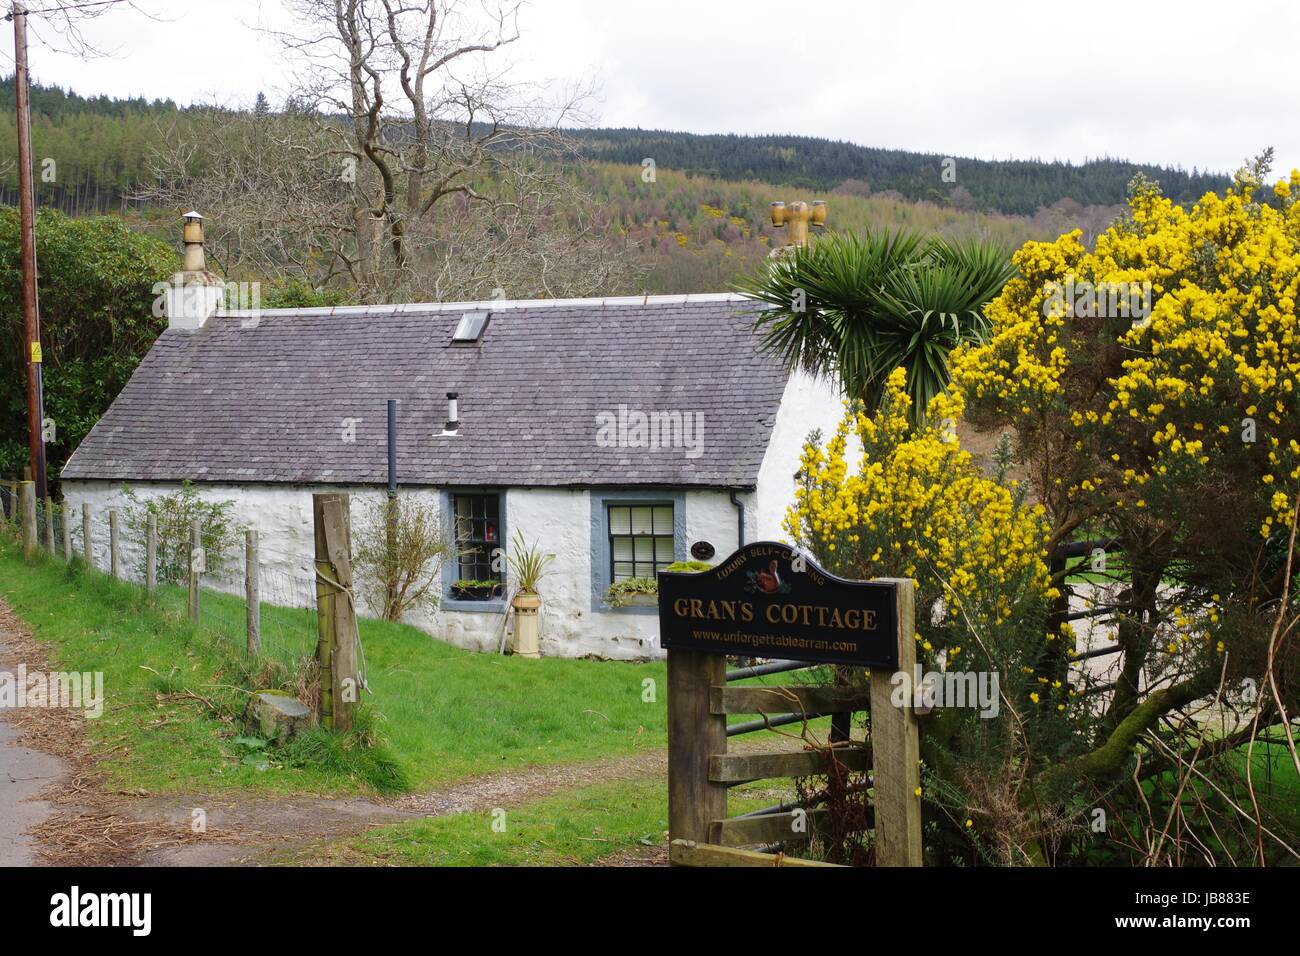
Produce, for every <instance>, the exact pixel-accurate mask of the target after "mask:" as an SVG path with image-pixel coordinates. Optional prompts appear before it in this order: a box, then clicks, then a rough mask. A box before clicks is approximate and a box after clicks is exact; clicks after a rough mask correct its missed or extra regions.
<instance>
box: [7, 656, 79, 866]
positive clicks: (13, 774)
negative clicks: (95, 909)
mask: <svg viewBox="0 0 1300 956" xmlns="http://www.w3.org/2000/svg"><path fill="white" fill-rule="evenodd" d="M7 658H8V645H7V644H6V642H5V634H4V633H3V632H0V662H3V661H5V660H6V659H7ZM8 670H10V667H9V665H8V664H7V663H0V671H8ZM19 736H20V735H19V732H18V731H17V730H16V729H15V728H14V727H13V726H12V725H11V724H9V723H8V722H7V721H6V720H5V718H4V711H2V710H0V866H31V865H33V864H34V863H35V856H34V847H33V841H32V838H31V837H30V836H27V835H26V833H25V831H26V830H28V829H30V828H31V827H33V826H36V825H37V824H38V823H40V822H41V821H43V820H44V819H45V818H46V817H48V816H49V815H50V814H51V813H52V812H53V808H52V807H51V806H50V805H49V803H47V802H46V801H44V800H36V799H33V798H34V797H35V796H36V795H37V794H38V793H40V792H41V791H42V790H43V789H45V787H47V786H48V785H49V784H50V783H52V782H53V781H54V780H56V779H58V778H59V777H60V776H62V775H63V774H64V773H66V772H67V769H68V767H67V765H66V764H65V763H64V761H62V760H60V759H59V758H58V757H51V756H50V755H49V754H44V753H41V752H40V751H38V750H30V749H28V748H27V747H23V746H20V745H19V744H18V743H17V742H16V741H17V740H18V737H19Z"/></svg>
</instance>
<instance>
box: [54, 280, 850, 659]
mask: <svg viewBox="0 0 1300 956" xmlns="http://www.w3.org/2000/svg"><path fill="white" fill-rule="evenodd" d="M187 264H191V265H192V264H193V263H192V262H191V260H190V259H187ZM200 265H201V262H200ZM189 275H190V276H191V277H192V276H193V273H190V274H189ZM216 302H217V299H216V297H213V296H202V295H197V296H196V295H194V294H193V293H192V292H191V293H189V294H187V295H185V296H182V295H179V294H177V295H171V296H169V298H168V307H169V310H170V311H171V312H172V313H173V314H172V315H171V316H170V317H169V328H168V329H167V330H166V331H165V332H164V333H163V334H162V335H161V336H160V337H159V339H158V341H157V342H156V343H155V344H154V346H153V348H152V349H151V350H150V351H149V353H148V355H147V356H146V357H145V359H144V361H143V362H141V364H140V366H139V368H138V369H137V370H136V372H135V374H134V376H133V377H132V378H131V381H130V382H129V383H128V384H127V386H126V388H125V389H123V391H122V393H121V394H120V395H119V396H118V397H117V399H116V400H115V401H114V402H113V404H112V406H111V407H110V408H109V410H108V411H107V412H106V413H105V414H104V416H103V418H101V419H100V421H99V422H98V424H96V425H95V427H94V428H93V429H92V430H91V432H90V434H89V435H88V436H87V437H86V439H85V441H84V442H82V444H81V446H80V447H79V448H78V449H77V451H76V452H75V453H74V454H73V455H72V457H71V458H70V459H69V461H68V463H67V466H66V467H65V468H64V469H63V472H62V480H63V493H64V498H65V500H66V502H67V504H68V506H69V507H70V508H71V509H73V511H72V513H74V514H75V513H77V511H79V509H80V507H81V503H82V502H83V501H88V502H90V503H91V506H92V509H93V513H94V514H96V515H98V516H103V515H106V514H107V512H108V509H109V508H112V507H117V506H120V505H122V504H123V503H124V502H123V495H124V487H126V488H129V489H130V490H131V491H133V492H134V493H135V494H136V495H137V496H140V497H144V496H148V495H150V494H167V493H170V492H173V491H175V490H177V489H178V488H179V486H180V483H181V482H182V481H184V480H186V479H188V480H190V481H193V482H195V483H196V485H197V486H198V487H199V489H200V491H201V493H202V494H203V495H204V496H205V497H210V498H212V499H218V500H222V499H228V500H231V501H233V502H234V503H235V505H234V511H233V516H234V519H235V521H236V523H237V524H238V525H239V526H241V527H252V528H256V529H258V532H259V536H260V542H261V546H262V556H263V557H262V563H263V565H264V566H268V565H269V566H270V567H271V568H275V567H276V566H277V563H278V564H279V565H280V566H281V570H284V571H285V572H286V573H301V574H303V575H308V574H309V573H310V572H309V568H310V561H311V555H312V548H313V544H312V541H313V539H312V528H311V494H312V492H315V491H322V490H339V491H346V492H348V493H350V494H351V495H352V496H353V504H354V509H355V508H356V507H357V505H358V503H359V501H360V500H361V499H363V498H365V497H366V496H381V495H383V494H384V493H385V487H386V482H387V422H386V405H387V401H388V400H389V399H396V400H397V402H398V406H397V407H398V412H397V425H398V427H397V436H398V437H397V455H396V461H397V477H398V483H399V486H400V488H401V490H402V493H403V494H419V495H428V496H431V498H432V499H433V500H434V501H436V502H437V503H438V506H439V507H440V508H441V509H442V510H443V511H444V512H445V514H446V516H447V518H448V524H449V526H451V527H454V528H455V529H456V534H457V536H458V538H459V539H460V540H458V542H457V545H458V549H459V550H460V552H461V557H460V558H459V559H458V560H457V561H455V562H452V563H451V564H450V566H448V567H446V568H445V569H444V573H443V592H444V593H443V594H442V599H441V603H440V607H439V608H438V610H437V611H436V612H432V613H430V614H427V615H422V616H418V617H415V618H414V619H413V620H412V621H411V623H414V624H416V625H417V626H419V627H422V628H424V629H426V630H427V631H429V632H430V633H432V634H434V635H437V636H439V637H441V638H444V639H446V640H448V641H450V642H451V643H454V644H457V645H460V646H463V647H469V648H477V649H489V648H494V647H495V646H496V643H497V640H498V635H499V634H500V632H501V626H502V615H503V614H505V613H506V606H505V599H504V597H501V596H497V597H489V598H488V599H486V600H466V599H464V598H465V593H464V592H463V591H458V590H456V589H454V588H453V584H454V583H455V582H457V581H464V580H492V579H497V580H500V579H501V578H502V577H503V572H500V571H494V570H493V568H492V562H491V560H490V554H491V552H492V550H493V549H495V548H497V547H506V546H508V543H509V541H510V538H511V536H512V535H513V534H514V532H515V531H516V530H517V529H518V530H522V532H523V534H524V536H525V537H526V538H527V539H529V540H530V541H533V540H535V541H538V542H539V543H540V545H541V547H542V548H543V549H544V550H546V551H548V552H554V554H555V555H556V561H555V562H554V563H553V564H552V565H551V567H550V569H549V572H548V574H547V576H546V577H545V578H544V579H543V581H542V584H541V590H542V593H543V598H544V600H545V614H544V617H543V628H542V635H541V639H542V644H541V649H542V653H543V654H546V655H558V656H567V657H575V656H583V655H599V656H603V657H609V658H622V659H635V658H646V657H654V656H658V655H659V654H660V653H661V652H660V650H659V648H658V643H657V618H656V612H655V609H654V608H649V607H625V608H614V607H610V606H609V605H608V604H607V603H606V601H605V591H606V589H607V588H608V586H609V584H610V583H611V581H616V580H620V579H625V578H629V577H644V576H652V575H653V573H654V572H655V571H656V570H658V569H660V568H663V567H664V566H665V565H667V564H668V563H670V562H672V561H674V560H685V559H688V558H690V557H691V554H692V551H693V550H694V551H695V552H696V553H709V552H710V551H711V552H712V553H714V554H715V555H716V556H717V558H722V557H725V556H726V555H727V554H729V553H730V552H731V551H732V550H733V549H734V548H736V547H737V545H738V544H739V543H741V542H742V541H748V540H758V539H777V540H779V539H781V538H783V537H784V535H783V532H782V530H781V522H782V518H783V516H784V512H785V509H786V507H787V506H788V505H789V504H790V502H791V501H792V498H793V490H794V475H795V472H796V470H797V469H798V463H799V452H800V448H801V445H802V442H803V439H804V438H805V437H806V435H807V434H808V432H809V431H810V430H811V429H813V428H821V429H822V430H823V431H828V430H830V429H833V427H834V425H835V422H836V420H837V419H838V416H839V413H840V411H841V407H840V403H839V401H838V399H837V397H836V394H835V390H834V388H833V387H832V385H831V384H830V383H827V382H824V381H819V380H816V379H812V378H809V377H807V376H805V375H803V374H800V373H795V374H791V373H789V372H787V371H786V370H785V369H784V368H782V367H781V366H780V365H779V364H777V363H775V362H774V361H772V360H771V359H770V358H768V357H766V356H763V355H760V354H759V353H758V352H757V351H756V349H755V340H754V338H753V336H752V335H751V334H750V332H749V326H750V323H751V321H752V314H751V310H752V309H753V308H754V306H753V303H751V302H749V301H747V300H743V299H741V298H739V297H737V296H733V295H687V296H649V297H634V298H607V299H548V300H531V301H492V302H469V303H440V304H439V303H434V304H408V305H397V306H357V307H347V308H327V309H282V310H263V311H260V312H222V311H220V310H219V309H217V308H216ZM449 396H454V398H450V397H449ZM453 516H455V517H456V518H457V519H459V520H455V521H452V520H451V518H452V517H453ZM98 520H103V519H102V517H101V518H100V519H98ZM354 520H356V517H355V514H354ZM96 537H97V538H98V537H100V536H99V535H96ZM697 545H698V547H697ZM126 564H127V566H132V565H134V562H133V561H127V562H126ZM503 583H506V584H507V585H508V582H503ZM217 585H218V586H223V583H222V582H217ZM224 586H226V587H228V588H229V589H230V590H238V589H239V587H240V584H239V581H237V580H230V581H227V582H224Z"/></svg>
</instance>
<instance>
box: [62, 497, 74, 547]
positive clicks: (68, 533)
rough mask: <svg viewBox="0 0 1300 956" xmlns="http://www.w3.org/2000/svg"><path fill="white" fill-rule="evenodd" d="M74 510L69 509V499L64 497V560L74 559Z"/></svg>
mask: <svg viewBox="0 0 1300 956" xmlns="http://www.w3.org/2000/svg"><path fill="white" fill-rule="evenodd" d="M71 518H72V512H70V511H69V510H68V499H67V498H64V499H63V560H64V561H71V560H72V521H71Z"/></svg>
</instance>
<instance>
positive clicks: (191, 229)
mask: <svg viewBox="0 0 1300 956" xmlns="http://www.w3.org/2000/svg"><path fill="white" fill-rule="evenodd" d="M181 239H182V241H183V242H184V243H185V259H184V261H183V262H182V263H181V271H180V272H178V273H176V274H175V275H174V276H172V281H171V285H170V286H169V287H168V289H167V328H169V329H178V330H180V331H182V332H195V331H198V330H199V329H201V328H203V323H205V322H207V321H208V319H210V318H212V316H214V315H216V314H217V313H218V312H220V311H221V310H222V308H223V306H224V304H225V286H224V284H223V283H222V281H221V280H220V279H219V278H217V277H216V276H214V275H213V274H212V273H211V272H209V271H208V264H207V260H206V258H205V257H204V255H203V217H202V216H200V215H199V214H198V213H197V212H187V213H186V214H185V227H184V230H183V232H182V234H181Z"/></svg>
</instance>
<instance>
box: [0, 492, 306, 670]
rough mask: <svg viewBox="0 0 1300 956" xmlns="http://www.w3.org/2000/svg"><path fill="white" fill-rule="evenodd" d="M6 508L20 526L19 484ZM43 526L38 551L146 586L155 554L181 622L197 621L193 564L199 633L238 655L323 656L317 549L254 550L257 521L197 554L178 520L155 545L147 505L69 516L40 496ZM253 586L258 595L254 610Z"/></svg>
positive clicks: (208, 534)
mask: <svg viewBox="0 0 1300 956" xmlns="http://www.w3.org/2000/svg"><path fill="white" fill-rule="evenodd" d="M0 510H2V511H3V519H4V521H6V522H12V523H13V524H14V526H15V530H19V529H21V525H22V504H21V500H20V497H19V495H18V492H17V483H15V482H0ZM35 527H36V542H37V546H38V547H39V548H40V549H42V550H44V551H48V552H49V553H50V554H52V555H53V556H55V557H57V558H60V559H64V560H71V559H77V560H80V561H83V562H85V563H86V564H87V565H88V566H89V567H91V568H94V569H96V570H99V571H102V572H104V573H107V574H109V575H112V576H113V577H115V578H117V579H118V580H120V581H122V582H123V583H125V584H128V585H131V586H135V587H138V588H140V589H142V590H144V589H146V588H147V587H148V586H149V583H150V582H149V574H148V569H149V556H150V555H151V554H152V556H153V572H154V573H153V582H152V583H153V587H154V599H155V600H156V601H157V602H158V603H159V604H160V605H161V606H162V607H164V608H165V609H166V610H167V611H168V612H169V613H171V614H174V615H175V616H177V617H179V618H181V619H184V618H186V617H191V618H193V613H192V604H191V596H190V587H191V584H190V568H191V564H192V563H193V564H194V567H195V569H196V575H197V584H198V601H197V605H198V607H197V610H198V614H197V618H194V626H195V627H196V628H197V629H198V630H199V632H200V633H202V634H204V635H205V636H207V637H209V638H211V639H213V640H215V641H218V642H220V643H221V644H222V645H223V646H225V647H226V648H227V649H228V650H229V651H230V652H231V653H243V654H256V655H257V656H258V657H259V658H264V659H267V660H273V661H278V662H279V663H281V664H283V665H284V666H285V667H286V668H287V669H288V670H289V671H290V673H295V672H297V671H299V669H300V668H301V667H302V665H303V663H304V661H305V660H309V659H312V658H314V657H315V654H316V647H317V643H318V641H319V629H318V623H317V617H316V575H315V566H314V555H313V554H310V553H302V554H295V553H290V552H287V551H283V550H280V549H275V548H266V549H263V548H261V547H260V545H258V544H253V545H252V546H251V548H250V543H249V538H248V534H247V532H248V531H256V530H257V529H256V528H238V529H232V530H227V531H224V532H221V533H217V532H214V531H212V530H211V529H209V530H206V531H200V534H199V544H200V549H199V552H198V553H195V549H194V547H193V545H194V542H193V539H192V533H191V532H190V529H188V528H185V527H184V525H183V523H181V524H178V523H177V522H174V521H172V522H163V523H162V526H159V525H158V524H157V523H154V525H153V529H154V530H153V533H152V537H153V545H152V548H151V547H150V540H149V539H150V536H151V534H150V523H149V521H148V520H147V515H146V514H145V513H143V512H140V511H138V510H137V511H131V510H129V509H107V510H106V509H94V508H90V509H85V508H83V509H77V510H74V511H73V512H72V513H67V511H66V509H65V506H64V504H63V503H62V502H53V501H51V500H49V499H45V500H38V501H37V502H36V508H35ZM257 537H260V535H259V536H257ZM250 556H251V557H252V560H253V563H252V564H250V563H249V558H250ZM250 571H251V572H252V574H251V575H250ZM250 587H251V588H252V589H253V590H254V591H255V592H256V595H257V597H256V601H255V607H256V611H255V613H251V614H250V602H249V593H250Z"/></svg>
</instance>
